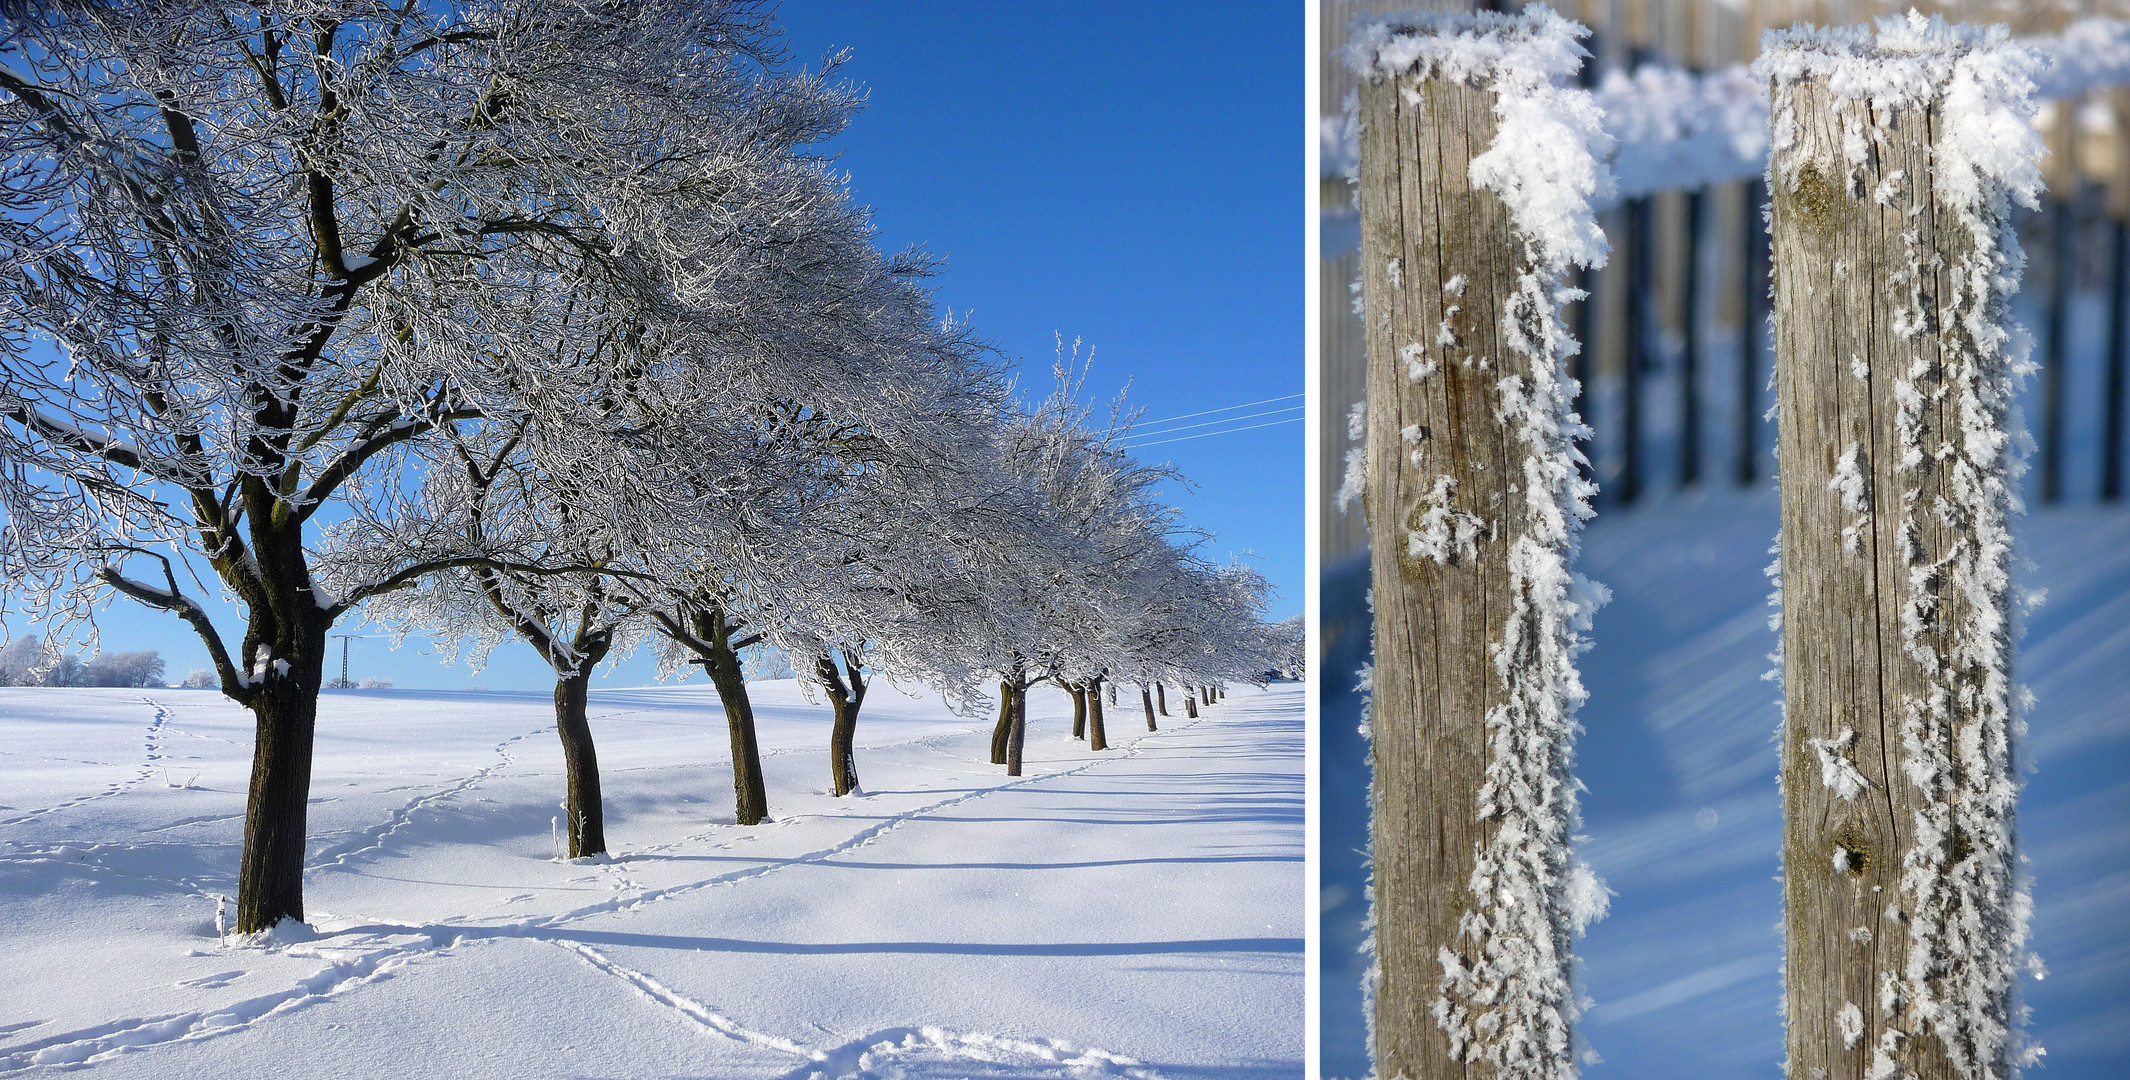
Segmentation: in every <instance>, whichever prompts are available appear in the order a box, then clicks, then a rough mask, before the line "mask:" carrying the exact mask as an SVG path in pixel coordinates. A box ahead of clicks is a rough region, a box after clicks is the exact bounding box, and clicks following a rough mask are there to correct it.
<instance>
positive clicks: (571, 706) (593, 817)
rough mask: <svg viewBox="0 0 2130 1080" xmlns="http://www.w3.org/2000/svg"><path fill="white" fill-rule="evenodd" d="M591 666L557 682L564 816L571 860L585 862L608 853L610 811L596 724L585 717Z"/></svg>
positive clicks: (558, 679)
mask: <svg viewBox="0 0 2130 1080" xmlns="http://www.w3.org/2000/svg"><path fill="white" fill-rule="evenodd" d="M591 681H592V679H591V665H590V664H580V665H578V667H577V671H576V673H575V674H570V675H560V676H557V677H556V679H555V732H556V733H557V734H559V735H560V736H562V767H563V771H564V772H565V773H566V774H567V777H568V779H567V785H568V792H567V794H566V795H565V797H564V804H563V813H564V814H565V815H566V817H565V819H564V820H565V821H566V822H567V825H568V830H567V831H568V833H569V857H570V858H572V859H581V858H583V857H585V856H587V855H597V854H600V853H601V852H604V851H605V850H606V810H605V805H604V803H602V802H601V800H600V797H599V754H598V752H597V751H595V750H594V749H593V748H592V725H591V722H590V721H589V720H588V719H586V717H585V709H584V706H585V697H586V692H587V691H588V690H589V689H590V688H591Z"/></svg>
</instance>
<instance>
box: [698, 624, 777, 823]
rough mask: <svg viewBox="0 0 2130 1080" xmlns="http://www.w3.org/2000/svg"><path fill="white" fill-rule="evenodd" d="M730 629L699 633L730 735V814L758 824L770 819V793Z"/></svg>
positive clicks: (740, 819) (704, 662)
mask: <svg viewBox="0 0 2130 1080" xmlns="http://www.w3.org/2000/svg"><path fill="white" fill-rule="evenodd" d="M720 618H721V617H720ZM701 629H708V627H703V628H701ZM730 633H731V632H730V631H728V630H718V631H716V633H715V636H714V637H712V636H711V635H709V634H704V635H702V636H703V638H704V640H706V641H708V642H709V643H710V648H709V650H708V651H709V655H708V656H705V657H704V658H703V667H705V668H707V669H708V670H709V672H710V682H711V683H712V684H713V685H715V686H716V687H717V697H718V700H719V701H721V702H723V703H724V705H725V726H726V728H727V729H728V730H729V731H730V732H731V735H732V793H733V818H734V820H736V821H737V822H739V823H740V824H742V825H759V824H761V823H762V822H764V821H767V820H769V793H768V792H767V791H766V790H765V789H764V787H763V785H762V751H761V748H760V747H759V746H758V745H757V744H756V742H755V737H754V704H753V703H752V702H750V701H748V700H747V678H746V675H745V674H744V673H743V672H742V671H741V670H740V654H739V650H737V649H735V648H733V647H732V644H731V639H730Z"/></svg>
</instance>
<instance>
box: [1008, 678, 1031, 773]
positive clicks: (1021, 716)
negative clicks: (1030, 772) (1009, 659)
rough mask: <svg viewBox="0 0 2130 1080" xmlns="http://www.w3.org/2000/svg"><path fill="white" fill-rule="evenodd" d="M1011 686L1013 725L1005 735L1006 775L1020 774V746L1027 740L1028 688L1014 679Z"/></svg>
mask: <svg viewBox="0 0 2130 1080" xmlns="http://www.w3.org/2000/svg"><path fill="white" fill-rule="evenodd" d="M1012 686H1013V695H1012V701H1013V726H1012V728H1011V730H1010V731H1009V732H1008V734H1007V736H1006V775H1007V776H1019V775H1020V774H1021V747H1022V746H1023V745H1025V744H1026V743H1027V741H1028V688H1027V687H1025V686H1022V685H1021V683H1020V681H1019V680H1015V681H1014V682H1013V684H1012Z"/></svg>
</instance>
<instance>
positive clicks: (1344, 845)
mask: <svg viewBox="0 0 2130 1080" xmlns="http://www.w3.org/2000/svg"><path fill="white" fill-rule="evenodd" d="M1776 516H1777V510H1776V504H1775V500H1774V498H1773V496H1772V495H1739V494H1733V493H1714V494H1705V495H1691V496H1681V497H1676V498H1673V499H1670V500H1659V501H1654V502H1652V503H1650V504H1647V505H1643V506H1638V507H1636V508H1634V509H1632V510H1625V511H1609V512H1606V513H1602V514H1600V515H1599V516H1598V518H1597V519H1596V520H1595V521H1594V522H1592V524H1591V526H1590V531H1589V533H1588V535H1587V537H1586V541H1585V546H1584V552H1583V559H1582V561H1581V563H1580V568H1581V569H1582V570H1584V571H1585V572H1587V573H1588V574H1589V575H1590V576H1591V577H1592V578H1595V579H1596V580H1598V581H1602V582H1604V583H1605V584H1606V585H1608V586H1609V587H1611V589H1612V594H1613V600H1612V602H1611V604H1609V605H1608V606H1606V607H1605V608H1604V609H1603V610H1601V611H1599V612H1598V615H1597V621H1596V626H1595V629H1594V634H1593V636H1594V639H1595V648H1593V649H1592V650H1591V651H1590V652H1588V653H1586V654H1584V655H1583V657H1582V658H1581V668H1582V672H1583V679H1584V682H1585V684H1586V685H1587V686H1588V688H1589V690H1590V701H1589V704H1588V705H1587V706H1585V708H1584V709H1583V712H1582V719H1583V722H1584V725H1585V727H1586V728H1587V731H1586V733H1585V735H1584V736H1583V738H1582V740H1581V742H1580V745H1579V747H1578V763H1577V773H1578V775H1579V776H1580V777H1581V778H1582V779H1583V781H1584V782H1585V783H1586V784H1587V785H1588V786H1589V788H1590V791H1589V793H1588V794H1587V795H1586V796H1585V797H1584V800H1583V808H1584V817H1585V821H1584V829H1583V832H1584V834H1585V835H1586V836H1587V837H1588V840H1587V842H1586V843H1585V844H1584V846H1583V851H1584V852H1585V853H1586V855H1587V856H1588V858H1589V860H1590V863H1591V865H1592V866H1593V867H1595V868H1596V869H1597V871H1598V872H1599V874H1600V875H1601V876H1603V877H1604V878H1605V881H1606V884H1608V885H1609V886H1610V887H1611V888H1612V889H1613V891H1614V892H1615V894H1616V895H1615V896H1614V898H1613V901H1612V914H1611V915H1610V916H1609V917H1607V918H1606V919H1604V920H1603V921H1601V922H1599V923H1597V924H1595V925H1594V926H1592V927H1591V929H1590V933H1589V936H1588V937H1587V938H1586V939H1584V940H1583V941H1582V942H1581V943H1580V945H1579V946H1578V955H1579V957H1580V959H1581V969H1582V983H1583V986H1584V989H1585V990H1586V991H1587V992H1588V993H1589V995H1590V997H1591V998H1592V1000H1593V1005H1592V1007H1591V1008H1590V1010H1589V1011H1588V1012H1587V1013H1586V1014H1585V1015H1584V1019H1583V1022H1582V1024H1581V1025H1580V1031H1581V1032H1582V1034H1583V1035H1585V1036H1587V1038H1588V1040H1589V1042H1590V1044H1591V1046H1592V1048H1593V1049H1595V1050H1596V1051H1597V1052H1598V1053H1599V1054H1600V1055H1601V1056H1602V1057H1603V1058H1604V1061H1603V1063H1601V1064H1596V1065H1592V1066H1590V1067H1589V1068H1588V1069H1586V1070H1585V1073H1584V1075H1585V1076H1586V1077H1588V1078H1589V1080H1602V1078H1604V1077H1620V1078H1623V1080H1625V1078H1632V1080H1707V1078H1710V1077H1724V1078H1733V1077H1736V1078H1751V1077H1768V1078H1773V1077H1779V1076H1781V1075H1782V1068H1781V1063H1782V1058H1783V1046H1782V1037H1783V1035H1782V1030H1783V1029H1782V1019H1781V1017H1780V1016H1779V1015H1777V1012H1776V1007H1777V1004H1778V1001H1779V997H1780V983H1779V981H1778V980H1779V975H1778V968H1779V966H1780V964H1781V962H1782V936H1781V930H1780V926H1779V920H1780V919H1781V915H1782V886H1781V885H1780V884H1779V883H1777V882H1776V880H1775V874H1776V871H1777V869H1778V865H1777V864H1778V860H1779V858H1780V844H1781V834H1782V818H1781V802H1780V798H1779V796H1778V794H1777V791H1776V787H1775V765H1776V754H1775V746H1774V744H1773V742H1772V741H1771V740H1772V739H1773V738H1774V736H1775V732H1776V725H1777V723H1778V722H1779V721H1780V719H1781V713H1780V711H1779V708H1778V706H1777V696H1778V690H1777V688H1776V686H1775V685H1774V684H1773V683H1769V682H1765V681H1762V679H1761V676H1762V674H1763V673H1765V672H1767V671H1768V669H1769V668H1770V667H1771V666H1772V665H1771V664H1770V662H1769V660H1768V656H1767V654H1768V653H1769V652H1770V651H1771V650H1772V649H1773V648H1774V646H1775V635H1774V634H1773V633H1772V632H1771V631H1770V630H1769V629H1768V623H1767V617H1768V612H1769V608H1768V607H1767V603H1766V598H1767V593H1768V582H1767V579H1766V577H1765V576H1763V574H1762V569H1761V568H1762V567H1764V566H1765V565H1766V564H1767V562H1768V556H1767V555H1766V554H1764V552H1765V551H1766V550H1767V547H1768V545H1769V543H1770V541H1771V539H1772V538H1773V537H1774V535H1775V527H1776ZM2013 527H2014V529H2015V530H2016V531H2017V534H2018V535H2019V536H2020V538H2021V542H2022V544H2023V547H2024V553H2025V554H2026V555H2027V556H2028V557H2029V558H2031V559H2032V560H2033V562H2034V564H2035V566H2034V569H2032V570H2031V571H2026V572H2022V573H2021V574H2020V575H2019V576H2020V580H2021V581H2022V583H2024V584H2026V585H2028V586H2032V587H2040V588H2045V589H2047V590H2048V599H2047V602H2046V603H2045V604H2043V605H2042V606H2041V607H2040V608H2039V609H2038V610H2036V611H2035V612H2034V613H2033V614H2032V615H2031V616H2030V617H2029V618H2028V619H2027V629H2028V632H2027V635H2026V637H2025V639H2024V640H2023V641H2022V642H2021V643H2020V645H2019V647H2018V658H2017V672H2018V677H2019V678H2020V679H2021V680H2023V681H2025V682H2026V683H2028V685H2030V686H2031V687H2032V689H2033V691H2034V694H2035V696H2036V698H2037V699H2038V700H2037V702H2036V704H2035V706H2034V708H2033V710H2032V713H2031V725H2032V726H2031V732H2030V734H2029V736H2028V738H2027V741H2026V744H2025V747H2026V750H2027V752H2028V754H2029V756H2030V757H2031V758H2032V760H2033V761H2034V763H2035V765H2036V767H2037V768H2036V771H2035V772H2034V774H2033V775H2031V776H2030V777H2028V782H2027V788H2026V791H2025V794H2024V795H2023V796H2022V798H2021V801H2020V819H2019V830H2020V839H2021V844H2022V847H2023V850H2024V852H2025V854H2026V856H2027V857H2028V859H2029V860H2030V862H2031V865H2030V869H2031V870H2032V872H2033V876H2034V885H2033V897H2034V916H2033V921H2032V928H2033V941H2032V946H2033V948H2034V950H2035V951H2036V952H2037V953H2039V954H2040V956H2041V958H2042V959H2043V961H2044V962H2045V963H2046V964H2047V966H2048V976H2047V978H2046V979H2044V980H2042V981H2040V982H2034V981H2032V980H2022V987H2021V992H2022V994H2023V996H2024V998H2025V1001H2026V1003H2027V1004H2028V1005H2030V1006H2031V1007H2032V1009H2033V1023H2032V1025H2031V1030H2032V1031H2033V1033H2034V1035H2035V1036H2036V1037H2037V1038H2038V1039H2039V1041H2040V1042H2041V1043H2042V1045H2043V1046H2044V1047H2046V1048H2047V1050H2048V1056H2047V1058H2045V1059H2044V1067H2043V1068H2041V1069H2037V1070H2033V1071H2031V1072H2029V1074H2028V1075H2029V1076H2030V1077H2033V1078H2034V1080H2044V1078H2046V1080H2118V1078H2120V1077H2123V1076H2126V1075H2130V511H2125V510H2123V509H2121V508H2110V507H2103V506H2093V505H2085V506H2055V507H2047V508H2042V509H2038V510H2037V511H2036V512H2035V513H2034V514H2033V515H2032V516H2030V517H2027V518H2023V519H2019V520H2017V521H2015V522H2014V525H2013ZM1364 572H1365V571H1362V570H1361V569H1360V564H1352V565H1348V566H1345V567H1339V568H1334V572H1333V573H1332V574H1329V575H1327V579H1326V591H1325V598H1324V607H1325V612H1326V620H1327V624H1328V625H1327V627H1326V635H1325V642H1326V648H1327V650H1328V651H1327V655H1326V658H1325V664H1324V666H1325V669H1326V670H1327V671H1332V672H1337V671H1342V670H1345V671H1350V670H1353V669H1354V668H1357V667H1358V666H1359V657H1360V656H1361V655H1362V654H1361V653H1360V651H1359V650H1360V648H1361V647H1363V645H1364V644H1365V642H1364V641H1363V640H1362V635H1363V634H1365V627H1366V623H1365V621H1363V622H1361V623H1359V624H1358V625H1356V624H1354V623H1352V622H1350V621H1349V622H1339V621H1337V620H1334V618H1333V615H1332V613H1333V612H1335V611H1339V610H1342V609H1343V610H1346V611H1349V612H1354V611H1358V610H1359V605H1360V599H1361V595H1360V589H1361V587H1362V586H1363V585H1364V583H1365V582H1364V581H1363V580H1362V578H1361V577H1359V576H1356V575H1357V574H1358V573H1364ZM1362 618H1363V619H1364V620H1365V614H1364V615H1363V616H1362ZM1357 631H1358V632H1357ZM1350 685H1351V684H1350V681H1349V680H1346V679H1333V680H1331V681H1329V682H1328V683H1327V685H1326V690H1325V693H1326V698H1325V709H1324V717H1325V722H1324V735H1323V740H1324V741H1323V759H1324V772H1325V784H1324V821H1325V824H1324V846H1323V850H1324V854H1325V863H1326V867H1325V880H1324V883H1323V890H1324V891H1323V902H1324V916H1325V917H1324V941H1325V975H1324V1072H1325V1075H1327V1076H1358V1075H1361V1074H1362V1073H1363V1072H1364V1071H1365V1070H1366V1068H1367V1064H1366V1058H1365V1055H1364V1053H1363V1051H1362V1046H1361V1043H1362V1037H1363V1036H1362V1030H1361V1022H1360V993H1359V978H1360V963H1359V957H1358V955H1357V954H1356V952H1355V951H1354V950H1355V947H1356V946H1357V945H1358V943H1359V940H1360V913H1361V911H1362V910H1363V909H1364V908H1365V896H1364V895H1363V892H1362V888H1363V887H1362V882H1361V876H1360V860H1359V858H1358V857H1357V854H1356V851H1355V849H1356V848H1357V847H1358V846H1359V845H1360V844H1361V843H1362V839H1363V837H1362V830H1363V828H1364V826H1365V820H1366V819H1365V814H1366V801H1365V797H1364V791H1365V788H1364V786H1363V785H1364V784H1365V779H1366V758H1365V754H1366V749H1365V746H1364V744H1363V743H1362V742H1361V740H1360V738H1359V736H1358V735H1357V734H1355V732H1354V725H1353V716H1354V707H1355V705H1356V699H1355V697H1354V695H1352V694H1351V693H1350V692H1348V690H1349V687H1350Z"/></svg>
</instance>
